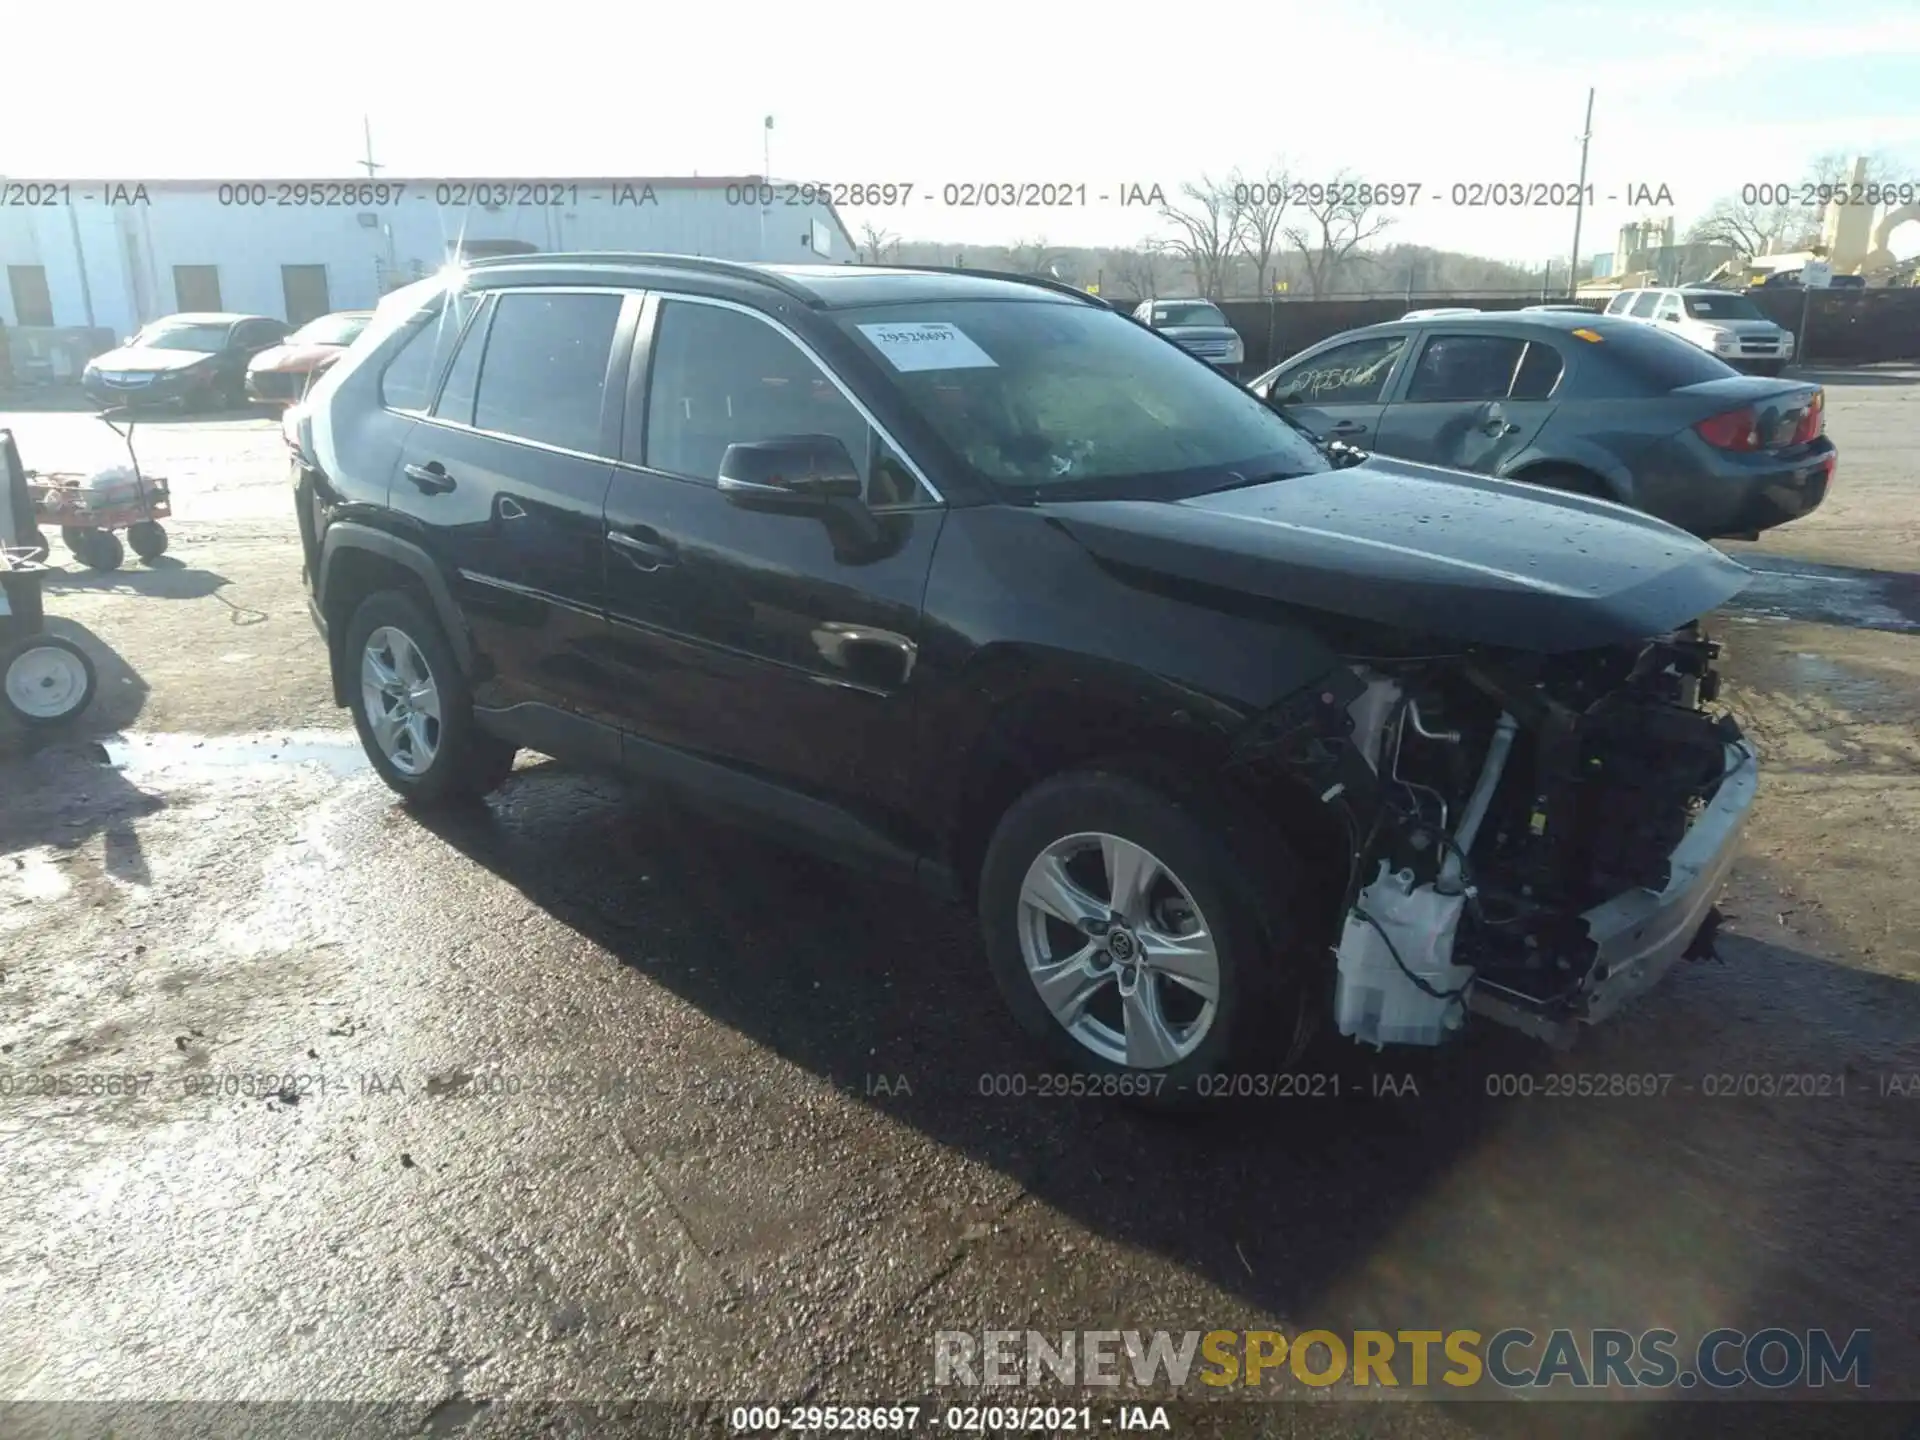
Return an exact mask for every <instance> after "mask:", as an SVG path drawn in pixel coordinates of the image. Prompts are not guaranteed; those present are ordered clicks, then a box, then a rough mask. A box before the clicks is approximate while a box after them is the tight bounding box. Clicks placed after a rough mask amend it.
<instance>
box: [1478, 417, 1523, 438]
mask: <svg viewBox="0 0 1920 1440" xmlns="http://www.w3.org/2000/svg"><path fill="white" fill-rule="evenodd" d="M1480 428H1481V430H1482V431H1484V432H1485V433H1486V434H1488V435H1492V436H1495V437H1496V438H1497V437H1499V436H1501V435H1517V434H1519V433H1520V427H1519V426H1518V425H1515V424H1513V423H1512V422H1511V421H1507V420H1489V421H1487V423H1486V424H1484V425H1482V426H1481V427H1480Z"/></svg>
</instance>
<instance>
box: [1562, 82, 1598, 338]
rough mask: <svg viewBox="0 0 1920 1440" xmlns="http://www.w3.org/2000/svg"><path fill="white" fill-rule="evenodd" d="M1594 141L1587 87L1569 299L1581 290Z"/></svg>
mask: <svg viewBox="0 0 1920 1440" xmlns="http://www.w3.org/2000/svg"><path fill="white" fill-rule="evenodd" d="M1592 139H1593V87H1592V86H1588V87H1587V123H1586V125H1585V126H1583V127H1582V129H1581V131H1580V185H1579V188H1577V189H1576V190H1575V191H1574V192H1573V265H1572V268H1570V269H1569V270H1568V271H1567V298H1568V299H1569V300H1571V299H1573V298H1574V297H1575V296H1576V295H1577V294H1578V292H1579V289H1580V222H1581V221H1582V220H1583V219H1585V218H1586V213H1587V142H1588V141H1590V140H1592Z"/></svg>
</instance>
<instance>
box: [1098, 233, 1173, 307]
mask: <svg viewBox="0 0 1920 1440" xmlns="http://www.w3.org/2000/svg"><path fill="white" fill-rule="evenodd" d="M1159 243H1160V242H1159V241H1157V240H1153V239H1147V240H1142V241H1141V242H1140V243H1139V244H1138V245H1136V246H1135V247H1134V248H1133V249H1131V250H1109V251H1108V252H1107V261H1106V266H1105V268H1106V269H1108V270H1111V271H1112V272H1113V280H1114V284H1116V285H1117V286H1119V287H1120V288H1121V289H1123V290H1125V291H1127V292H1128V293H1129V294H1131V295H1132V296H1133V297H1134V298H1135V299H1138V300H1158V299H1159V298H1160V255H1159V253H1158V250H1157V248H1156V247H1157V246H1158V245H1159Z"/></svg>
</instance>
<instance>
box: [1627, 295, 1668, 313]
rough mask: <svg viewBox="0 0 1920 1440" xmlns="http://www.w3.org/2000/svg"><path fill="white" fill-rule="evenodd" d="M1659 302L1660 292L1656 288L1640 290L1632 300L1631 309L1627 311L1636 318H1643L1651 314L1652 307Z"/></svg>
mask: <svg viewBox="0 0 1920 1440" xmlns="http://www.w3.org/2000/svg"><path fill="white" fill-rule="evenodd" d="M1659 303H1660V292H1659V291H1658V290H1642V291H1641V292H1640V294H1639V296H1638V297H1637V298H1636V299H1635V300H1634V302H1633V309H1632V310H1631V311H1629V312H1628V313H1629V314H1631V315H1632V316H1633V317H1634V318H1635V319H1636V320H1645V319H1647V318H1648V317H1650V316H1651V315H1652V314H1653V312H1654V308H1655V307H1656V306H1657V305H1659Z"/></svg>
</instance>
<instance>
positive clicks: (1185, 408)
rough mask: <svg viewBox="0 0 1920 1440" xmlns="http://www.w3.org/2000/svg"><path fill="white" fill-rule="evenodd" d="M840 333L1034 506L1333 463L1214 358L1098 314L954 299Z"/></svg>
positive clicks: (870, 316) (879, 311) (934, 424)
mask: <svg viewBox="0 0 1920 1440" xmlns="http://www.w3.org/2000/svg"><path fill="white" fill-rule="evenodd" d="M837 318H838V319H839V321H840V324H841V325H842V326H843V327H844V328H845V330H846V331H847V333H848V334H849V335H851V336H852V337H853V339H854V341H855V342H856V343H857V344H859V345H860V347H861V348H862V349H864V350H865V351H866V352H867V353H868V354H869V355H871V356H873V357H874V359H875V360H876V361H877V362H878V363H879V365H880V366H881V368H882V369H883V370H884V371H885V372H886V374H887V375H888V377H889V378H890V379H891V380H892V381H893V383H894V384H895V385H896V386H897V387H898V388H899V390H900V393H901V394H902V395H903V396H904V398H905V400H906V402H907V404H908V405H909V407H910V408H912V409H913V410H914V411H915V412H916V413H917V414H918V415H919V417H920V418H921V419H923V420H924V421H925V422H926V423H927V424H928V425H929V426H930V427H931V428H932V429H933V430H934V431H935V432H936V433H937V434H938V435H939V436H940V438H941V439H942V440H943V441H945V442H946V444H947V445H948V446H949V447H950V448H951V449H952V450H953V451H954V453H955V454H956V456H958V457H959V458H960V459H961V460H962V461H964V462H965V463H966V464H967V465H968V466H969V467H971V468H972V469H973V471H974V472H975V473H976V474H978V475H979V476H981V477H982V478H984V479H985V480H987V481H989V482H991V483H992V484H994V485H995V486H998V487H1000V488H1002V489H1003V490H1006V491H1010V492H1012V494H1013V495H1015V496H1017V497H1019V498H1024V499H1042V498H1045V499H1057V500H1068V499H1092V498H1107V497H1112V498H1128V499H1180V498H1183V497H1185V496H1189V495H1199V494H1204V493H1205V492H1207V491H1209V490H1217V489H1220V488H1222V487H1224V486H1230V485H1240V484H1245V483H1247V482H1249V481H1252V480H1259V479H1269V478H1276V477H1280V476H1289V477H1290V476H1295V475H1305V474H1312V473H1316V472H1319V471H1324V470H1328V469H1330V468H1332V467H1331V466H1330V465H1329V463H1328V461H1327V459H1326V457H1325V456H1323V455H1322V454H1321V453H1320V452H1319V451H1318V450H1316V449H1315V448H1314V446H1313V445H1312V443H1311V442H1310V441H1308V440H1307V439H1306V437H1305V436H1304V435H1302V434H1301V432H1300V431H1299V430H1298V429H1296V428H1295V427H1294V426H1292V425H1289V424H1288V423H1287V422H1286V421H1285V420H1282V419H1281V418H1280V417H1279V416H1278V415H1276V414H1275V413H1274V412H1273V411H1272V410H1270V409H1268V408H1267V406H1266V405H1265V404H1264V403H1262V402H1261V401H1259V400H1257V399H1255V398H1254V397H1253V396H1252V395H1249V394H1248V393H1247V392H1246V391H1245V390H1243V389H1241V388H1240V387H1239V386H1238V385H1236V384H1234V383H1233V381H1231V380H1229V379H1227V378H1225V377H1224V376H1222V375H1220V374H1219V373H1218V372H1216V371H1215V370H1214V369H1213V367H1212V366H1210V365H1208V364H1206V363H1205V362H1204V361H1200V360H1196V359H1194V358H1193V357H1192V356H1190V355H1187V354H1186V353H1185V352H1184V351H1182V350H1180V349H1179V348H1178V347H1177V346H1174V345H1171V344H1169V343H1168V342H1167V341H1165V340H1163V339H1161V338H1159V337H1157V336H1155V335H1154V334H1153V333H1152V332H1151V331H1149V330H1146V329H1144V328H1142V327H1141V326H1139V325H1137V324H1135V323H1133V322H1132V321H1130V320H1128V319H1126V318H1124V317H1123V316H1121V315H1119V314H1117V313H1115V312H1114V311H1112V310H1109V309H1107V308H1106V307H1105V306H1100V305H1073V304H1060V303H1056V302H1052V301H1022V300H948V301H934V302H927V303H922V304H903V305H884V306H872V307H869V308H866V309H860V310H849V311H844V312H842V313H841V314H840V315H839V316H838V317H837Z"/></svg>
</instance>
